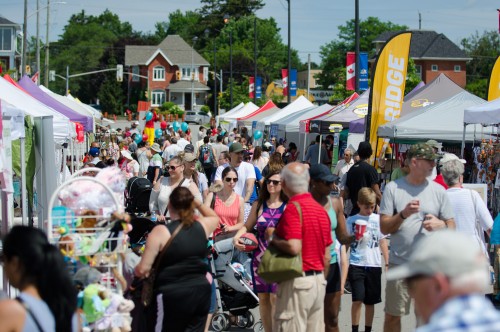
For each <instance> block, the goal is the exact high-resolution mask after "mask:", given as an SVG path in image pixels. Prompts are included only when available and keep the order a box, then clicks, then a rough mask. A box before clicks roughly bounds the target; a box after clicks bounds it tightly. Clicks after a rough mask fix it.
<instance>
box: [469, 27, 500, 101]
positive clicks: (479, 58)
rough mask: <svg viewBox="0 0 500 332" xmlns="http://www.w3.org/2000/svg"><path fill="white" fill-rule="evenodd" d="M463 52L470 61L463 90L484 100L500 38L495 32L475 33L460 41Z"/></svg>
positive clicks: (499, 47) (499, 46) (499, 45)
mask: <svg viewBox="0 0 500 332" xmlns="http://www.w3.org/2000/svg"><path fill="white" fill-rule="evenodd" d="M461 44H462V47H463V49H464V51H465V52H466V53H467V55H468V56H469V57H471V58H472V60H471V61H469V62H468V63H467V85H466V87H465V89H466V90H467V91H469V92H471V93H473V94H475V95H476V96H479V97H481V98H484V99H486V96H487V94H488V91H487V90H488V79H489V77H490V74H491V70H492V69H493V65H494V64H495V61H496V58H497V56H498V50H499V49H500V37H499V35H498V32H497V31H496V30H492V31H484V32H483V34H482V35H480V34H479V33H478V32H477V31H476V33H475V34H473V35H471V36H470V37H469V38H466V39H462V41H461Z"/></svg>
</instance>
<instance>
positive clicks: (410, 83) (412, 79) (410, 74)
mask: <svg viewBox="0 0 500 332" xmlns="http://www.w3.org/2000/svg"><path fill="white" fill-rule="evenodd" d="M421 81H422V79H421V78H420V76H418V75H417V68H416V67H415V61H413V59H411V58H410V60H409V61H408V68H407V69H406V83H405V95H406V94H407V93H409V92H410V91H411V90H413V89H414V88H415V87H416V86H417V85H418V83H420V82H421Z"/></svg>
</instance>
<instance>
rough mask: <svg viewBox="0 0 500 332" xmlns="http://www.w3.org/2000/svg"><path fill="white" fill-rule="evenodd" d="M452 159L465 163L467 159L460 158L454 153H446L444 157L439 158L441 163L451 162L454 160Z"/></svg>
mask: <svg viewBox="0 0 500 332" xmlns="http://www.w3.org/2000/svg"><path fill="white" fill-rule="evenodd" d="M452 160H458V161H460V162H461V163H462V164H465V163H466V161H465V159H460V158H458V157H457V156H456V155H455V154H453V153H445V154H444V155H443V157H442V158H441V159H440V160H439V164H440V165H444V164H445V163H447V162H449V161H452Z"/></svg>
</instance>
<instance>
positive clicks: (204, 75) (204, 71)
mask: <svg viewBox="0 0 500 332" xmlns="http://www.w3.org/2000/svg"><path fill="white" fill-rule="evenodd" d="M203 80H204V81H205V82H206V81H208V67H203Z"/></svg>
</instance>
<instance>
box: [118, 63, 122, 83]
mask: <svg viewBox="0 0 500 332" xmlns="http://www.w3.org/2000/svg"><path fill="white" fill-rule="evenodd" d="M116 81H117V82H123V65H116Z"/></svg>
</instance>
